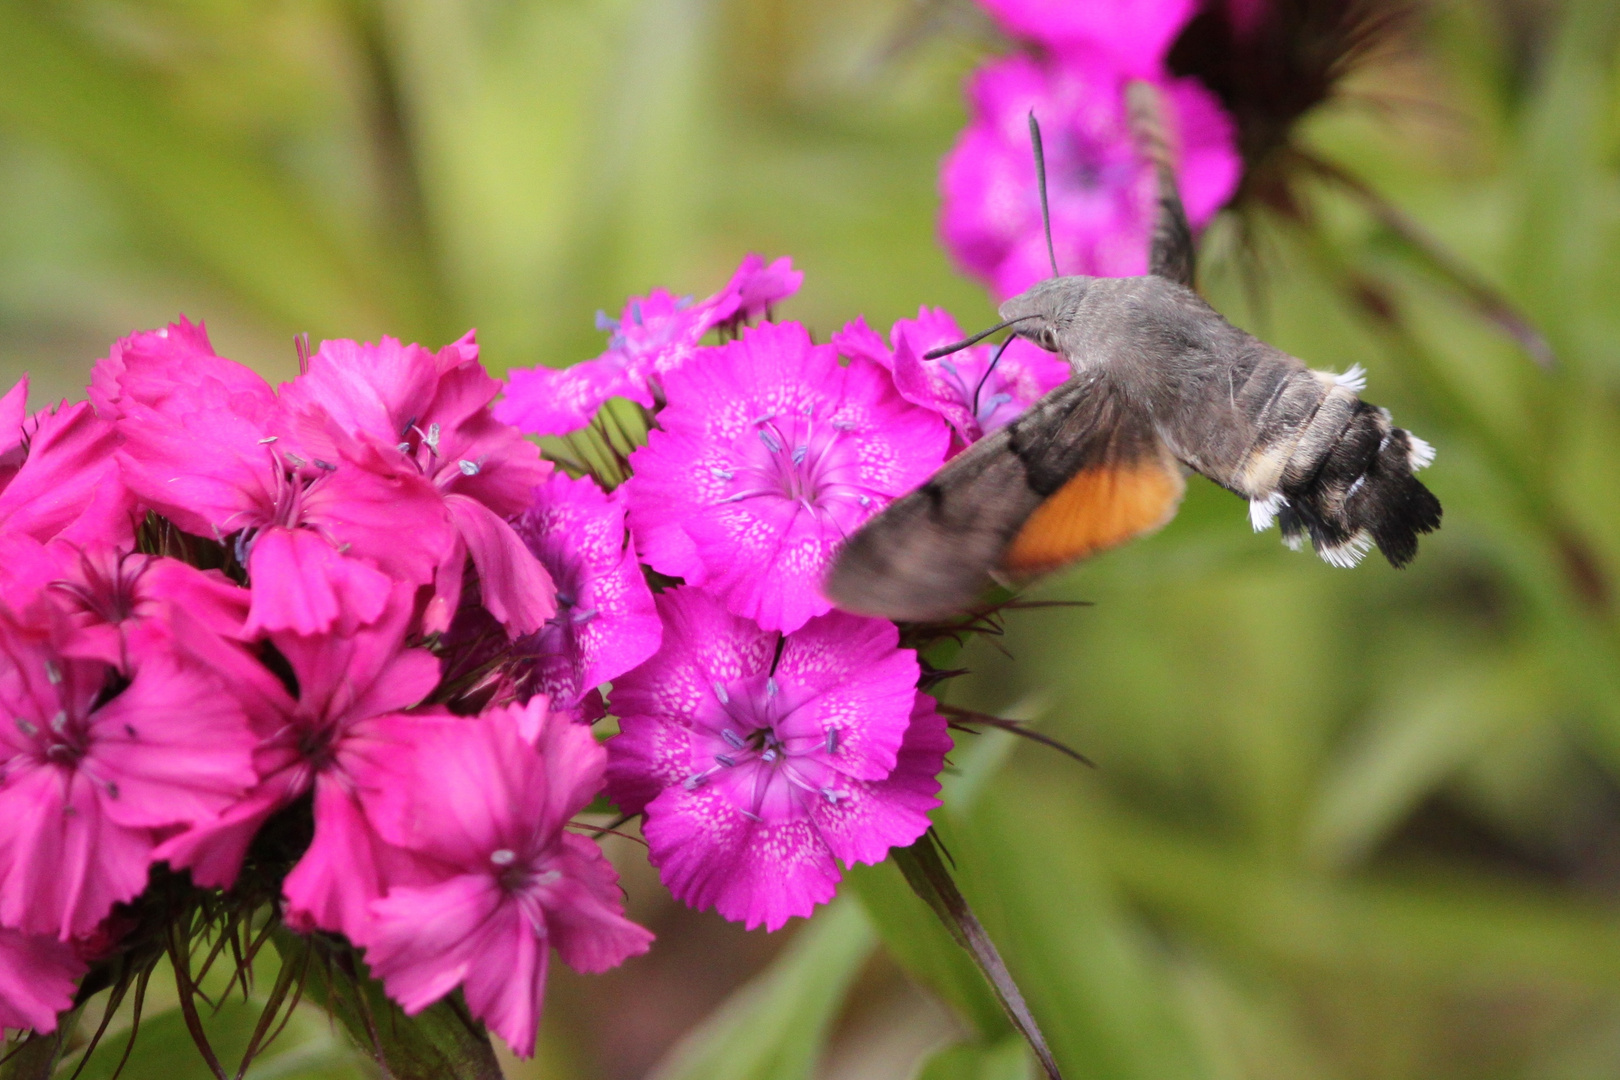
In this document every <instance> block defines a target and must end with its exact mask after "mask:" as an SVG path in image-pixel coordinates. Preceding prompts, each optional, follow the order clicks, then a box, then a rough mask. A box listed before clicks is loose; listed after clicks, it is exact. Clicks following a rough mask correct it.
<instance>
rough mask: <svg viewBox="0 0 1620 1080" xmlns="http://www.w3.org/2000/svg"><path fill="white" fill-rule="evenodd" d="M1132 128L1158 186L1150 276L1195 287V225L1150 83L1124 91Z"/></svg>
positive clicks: (1139, 83) (1160, 106)
mask: <svg viewBox="0 0 1620 1080" xmlns="http://www.w3.org/2000/svg"><path fill="white" fill-rule="evenodd" d="M1125 97H1126V105H1127V107H1128V109H1129V112H1130V119H1131V127H1132V128H1133V129H1134V130H1135V132H1136V138H1137V142H1138V143H1139V144H1140V145H1141V147H1142V153H1143V154H1144V155H1145V156H1146V157H1147V159H1148V160H1149V161H1150V162H1152V164H1153V171H1154V175H1155V178H1156V179H1157V182H1158V200H1157V203H1156V204H1155V207H1154V214H1153V239H1152V240H1151V241H1150V243H1149V246H1148V273H1150V274H1157V275H1158V276H1159V277H1162V278H1168V279H1169V280H1171V281H1174V282H1175V283H1176V284H1178V285H1185V286H1187V288H1189V289H1190V288H1192V287H1193V279H1194V278H1195V277H1196V276H1197V271H1198V255H1197V248H1196V247H1195V246H1194V245H1193V234H1192V225H1191V224H1190V223H1189V222H1188V221H1187V211H1186V209H1185V208H1184V207H1183V206H1182V205H1181V192H1180V191H1179V190H1178V189H1177V187H1176V167H1175V161H1174V159H1173V155H1172V153H1171V149H1170V138H1169V132H1168V129H1167V128H1166V127H1165V122H1164V105H1163V102H1162V101H1161V100H1160V97H1159V92H1158V90H1157V89H1156V88H1154V87H1153V86H1152V84H1150V83H1146V82H1142V81H1140V80H1138V81H1136V82H1132V83H1131V84H1130V85H1129V86H1128V87H1126V91H1125Z"/></svg>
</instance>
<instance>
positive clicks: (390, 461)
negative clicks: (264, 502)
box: [303, 444, 455, 585]
mask: <svg viewBox="0 0 1620 1080" xmlns="http://www.w3.org/2000/svg"><path fill="white" fill-rule="evenodd" d="M346 450H347V454H348V455H350V456H346V457H345V460H344V461H343V462H341V463H340V464H339V465H338V466H337V468H336V470H335V471H334V472H332V473H331V474H330V475H328V476H326V477H324V478H323V479H321V480H320V481H318V482H316V483H315V484H314V485H312V486H311V487H310V488H309V490H308V491H307V492H306V493H305V495H304V500H303V514H304V520H305V521H306V522H308V523H309V524H310V525H311V526H312V527H314V528H316V529H319V530H320V531H321V532H322V533H324V534H325V535H326V536H327V537H328V538H330V540H331V541H332V543H333V544H335V545H336V546H337V547H339V548H341V549H343V550H344V551H345V553H347V554H349V555H356V556H360V557H362V558H366V559H370V560H371V561H372V562H374V563H375V564H376V565H377V567H378V569H380V570H382V571H383V573H385V574H387V575H388V576H389V577H391V578H394V579H395V580H398V581H409V582H412V583H414V584H418V585H421V584H426V583H427V582H429V581H431V580H432V579H433V571H434V570H435V569H436V568H437V567H438V565H439V560H440V559H441V558H442V556H443V553H444V552H445V551H446V550H447V549H448V548H449V547H450V545H451V544H452V543H453V542H454V539H455V533H454V531H453V530H452V529H451V527H450V518H449V514H448V513H447V512H446V510H445V507H444V498H443V496H442V495H441V494H440V493H439V492H438V491H437V490H436V489H435V488H434V486H433V485H432V484H431V483H429V482H428V481H427V480H425V479H423V477H422V476H421V475H420V474H419V473H418V472H417V471H416V468H415V466H413V465H411V464H410V462H409V461H407V460H406V459H405V458H404V457H403V456H401V455H400V454H398V453H396V452H393V451H389V452H387V453H384V452H383V451H382V450H380V449H379V448H377V447H376V446H374V445H368V444H351V445H349V446H348V447H347V448H346ZM405 536H408V537H410V538H411V542H410V543H408V544H407V543H401V542H400V538H401V537H405Z"/></svg>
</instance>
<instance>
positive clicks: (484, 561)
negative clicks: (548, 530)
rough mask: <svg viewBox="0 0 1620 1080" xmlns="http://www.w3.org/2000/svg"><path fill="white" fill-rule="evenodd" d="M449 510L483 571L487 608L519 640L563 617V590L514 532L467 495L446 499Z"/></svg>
mask: <svg viewBox="0 0 1620 1080" xmlns="http://www.w3.org/2000/svg"><path fill="white" fill-rule="evenodd" d="M445 507H446V508H447V509H448V510H449V512H450V520H451V523H452V524H453V525H454V527H455V529H456V532H457V534H458V535H459V536H460V537H461V539H462V542H463V543H465V544H466V545H467V551H468V553H469V554H471V556H472V561H473V565H474V566H476V567H477V568H478V587H479V598H480V599H481V600H482V601H483V604H484V607H486V608H488V609H489V613H490V614H491V615H493V616H495V618H496V619H497V620H498V621H499V622H500V623H501V624H502V625H504V626H505V627H506V628H507V631H508V632H509V633H511V634H512V635H513V636H517V635H519V634H532V633H534V632H535V631H536V630H538V629H540V627H542V626H544V625H545V622H546V620H547V619H549V618H551V617H552V616H553V615H555V614H556V612H557V603H556V594H557V590H556V587H555V586H554V585H553V584H552V582H551V575H550V574H549V573H547V572H546V568H545V567H544V566H542V565H541V563H540V560H539V559H537V558H535V557H534V554H533V553H532V552H530V551H529V549H528V548H527V547H526V546H524V543H523V541H522V539H520V538H519V537H518V534H517V533H516V532H514V531H513V530H512V526H511V525H509V524H507V523H506V522H505V521H504V520H502V519H501V518H498V517H496V516H495V515H494V514H493V513H492V512H491V511H490V510H489V508H488V507H486V506H485V505H484V504H483V503H480V502H475V501H473V500H472V499H469V498H467V497H466V496H464V495H449V496H446V497H445Z"/></svg>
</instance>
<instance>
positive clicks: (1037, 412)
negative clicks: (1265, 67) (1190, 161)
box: [826, 83, 1440, 620]
mask: <svg viewBox="0 0 1620 1080" xmlns="http://www.w3.org/2000/svg"><path fill="white" fill-rule="evenodd" d="M1129 101H1130V107H1131V114H1132V119H1133V122H1134V123H1135V125H1136V127H1137V129H1138V132H1139V133H1140V136H1141V141H1142V143H1143V149H1144V152H1145V153H1146V154H1147V156H1148V158H1149V159H1150V161H1151V162H1152V164H1153V165H1154V168H1155V172H1156V174H1157V182H1158V191H1159V194H1158V202H1157V206H1156V216H1155V223H1154V229H1153V234H1152V239H1151V241H1150V246H1149V272H1148V273H1147V274H1145V275H1143V276H1141V277H1128V278H1097V277H1082V276H1071V277H1059V276H1057V267H1056V260H1055V259H1054V260H1053V276H1052V277H1051V278H1049V279H1047V280H1046V281H1043V282H1041V283H1039V284H1038V285H1035V286H1034V287H1033V288H1031V289H1029V290H1028V291H1027V292H1024V293H1022V294H1021V295H1019V296H1015V297H1013V298H1012V299H1010V300H1008V301H1007V302H1006V303H1004V304H1002V305H1001V310H1000V314H1001V318H1002V322H1000V323H999V324H997V325H996V326H995V327H992V328H991V329H990V330H988V331H985V332H984V333H983V334H979V335H976V336H975V337H973V338H970V339H968V341H966V342H962V343H959V344H958V345H954V346H947V347H946V348H944V349H938V350H935V351H933V352H931V353H929V354H927V355H928V356H929V357H930V358H937V357H938V356H940V355H944V354H945V353H948V352H951V351H954V350H955V349H957V348H961V347H964V346H966V345H969V344H972V343H974V342H976V341H979V340H981V339H982V338H983V337H985V336H987V335H988V334H990V333H994V332H995V331H996V330H1000V329H1003V328H1007V327H1011V328H1012V329H1013V332H1014V333H1015V334H1018V335H1020V336H1022V337H1025V338H1028V339H1029V340H1031V341H1034V342H1035V343H1036V344H1038V345H1040V346H1042V347H1044V348H1046V349H1049V350H1051V351H1053V352H1057V353H1060V354H1062V355H1063V356H1064V357H1065V358H1066V359H1067V360H1068V361H1069V363H1070V364H1071V365H1072V366H1073V368H1074V376H1073V378H1071V379H1069V380H1068V381H1067V382H1065V383H1063V384H1062V385H1061V386H1059V387H1057V388H1056V389H1055V390H1053V391H1051V392H1050V393H1048V394H1047V395H1046V396H1045V397H1043V398H1042V399H1040V400H1039V401H1037V402H1036V403H1035V404H1034V405H1033V406H1031V408H1030V409H1029V410H1028V411H1027V412H1025V413H1024V414H1023V415H1022V416H1020V417H1019V418H1018V419H1016V420H1014V421H1013V422H1012V423H1010V424H1008V425H1007V426H1006V427H1003V428H1001V429H1000V430H998V431H996V432H993V433H992V434H990V435H987V436H986V437H984V438H983V439H980V440H979V441H978V442H976V443H974V444H973V445H972V446H970V447H968V448H967V449H966V450H965V451H963V452H962V453H961V454H960V455H958V456H957V457H955V458H953V459H952V460H951V461H950V462H948V463H947V464H946V465H945V466H944V467H942V468H941V469H940V470H939V472H937V473H935V474H934V476H933V477H932V478H931V479H930V480H929V481H928V482H927V483H925V484H923V485H922V487H920V488H918V489H917V490H916V491H913V492H911V493H910V494H908V495H906V496H904V497H902V498H900V499H898V500H897V501H895V502H894V503H893V504H891V505H890V506H889V507H887V508H886V509H885V510H884V511H883V512H882V513H880V514H878V515H877V516H876V517H874V518H873V519H872V520H870V521H868V522H867V523H866V524H865V525H864V526H863V527H862V528H861V529H860V530H859V531H858V532H857V533H856V534H855V535H854V536H853V537H851V538H850V540H849V542H848V543H846V544H845V545H844V547H843V549H842V550H841V552H840V553H839V556H838V558H837V560H836V562H835V563H834V565H833V568H832V571H831V573H830V574H829V576H828V578H827V582H826V589H827V594H828V596H829V597H830V598H831V599H832V600H833V601H834V602H835V603H836V604H837V605H838V606H839V607H841V608H843V609H845V610H847V611H853V612H858V613H861V614H868V615H876V616H881V617H884V618H889V619H895V620H926V619H936V618H943V617H946V616H949V615H953V614H956V613H958V612H961V611H964V610H966V609H967V608H969V607H971V606H972V604H973V602H974V601H975V599H977V598H978V596H979V595H980V594H981V593H982V592H983V591H984V589H985V588H986V587H987V586H988V585H990V584H991V582H992V581H1001V582H1020V581H1026V580H1029V579H1030V578H1033V577H1035V576H1038V575H1040V574H1043V573H1047V572H1049V571H1051V570H1055V569H1057V568H1059V567H1061V566H1064V565H1067V564H1069V563H1071V562H1074V561H1076V560H1078V559H1082V558H1085V557H1086V556H1088V555H1091V554H1094V553H1096V552H1099V551H1102V550H1104V549H1106V548H1110V547H1114V546H1116V545H1118V544H1121V543H1124V542H1125V541H1127V540H1130V539H1132V538H1134V537H1137V536H1141V535H1143V534H1145V533H1148V532H1152V531H1153V530H1155V529H1158V528H1160V527H1161V526H1163V525H1164V524H1165V523H1166V522H1168V521H1169V520H1170V519H1171V518H1172V517H1173V516H1175V512H1176V508H1177V506H1178V505H1179V504H1180V501H1181V496H1182V492H1183V490H1184V487H1185V481H1184V469H1191V470H1192V471H1194V472H1198V473H1201V474H1203V475H1204V476H1207V477H1209V478H1210V479H1211V480H1213V481H1214V482H1215V483H1217V484H1219V485H1221V486H1222V487H1224V488H1226V489H1228V490H1230V491H1233V492H1235V493H1237V494H1238V495H1241V496H1243V497H1244V498H1247V499H1248V500H1249V515H1250V520H1251V522H1252V524H1253V526H1254V528H1255V529H1256V530H1261V529H1265V528H1268V527H1270V525H1271V524H1272V522H1273V521H1279V522H1280V523H1281V528H1282V535H1283V540H1284V542H1285V543H1287V544H1288V545H1289V546H1290V547H1293V548H1298V547H1300V546H1301V545H1302V544H1303V543H1304V541H1305V539H1306V538H1307V537H1308V538H1309V539H1310V541H1311V543H1312V545H1313V546H1314V547H1315V549H1316V551H1317V553H1318V554H1319V555H1321V557H1322V558H1323V559H1325V560H1326V561H1327V562H1329V563H1331V564H1333V565H1335V566H1353V565H1355V564H1356V563H1357V562H1359V561H1360V559H1361V557H1362V556H1363V555H1364V554H1365V553H1366V552H1367V551H1368V550H1370V549H1371V548H1372V547H1374V546H1376V547H1377V548H1378V550H1379V551H1381V552H1382V553H1383V555H1384V557H1385V558H1387V559H1388V560H1389V561H1390V563H1391V564H1393V565H1394V566H1397V567H1399V566H1404V565H1406V564H1407V563H1408V562H1410V561H1411V560H1412V558H1413V556H1414V555H1415V554H1416V553H1417V538H1418V534H1419V533H1426V532H1431V531H1433V530H1434V529H1436V528H1438V527H1439V525H1440V502H1439V500H1438V499H1436V498H1435V497H1434V495H1433V494H1432V493H1431V492H1430V491H1429V490H1428V489H1427V488H1426V487H1424V486H1423V485H1422V484H1421V483H1419V482H1418V480H1417V479H1416V478H1415V477H1413V475H1412V474H1413V472H1414V471H1415V470H1417V469H1421V468H1422V467H1423V466H1425V465H1427V464H1428V463H1429V462H1430V461H1431V460H1433V457H1434V451H1433V449H1432V448H1431V447H1430V446H1429V445H1428V444H1427V443H1425V442H1424V441H1423V440H1421V439H1419V438H1417V437H1416V436H1414V435H1412V434H1410V433H1409V432H1407V431H1405V430H1403V429H1401V428H1398V427H1395V426H1394V424H1393V423H1392V422H1391V419H1390V415H1389V413H1388V412H1387V411H1386V410H1384V409H1380V408H1378V407H1376V406H1374V405H1370V404H1368V403H1367V402H1365V401H1363V400H1362V399H1361V398H1360V396H1359V393H1358V392H1359V391H1360V390H1361V388H1362V382H1361V377H1360V375H1359V370H1358V369H1352V370H1351V372H1349V373H1346V374H1344V375H1333V374H1329V373H1327V372H1321V371H1313V370H1311V369H1310V368H1308V367H1307V366H1306V365H1305V363H1304V362H1303V361H1301V360H1299V359H1297V358H1295V357H1293V356H1290V355H1288V354H1287V353H1285V352H1283V351H1282V350H1280V349H1276V348H1273V347H1272V346H1270V345H1267V344H1266V343H1265V342H1263V341H1261V340H1259V339H1258V338H1256V337H1254V336H1253V335H1251V334H1248V333H1246V332H1244V331H1243V330H1240V329H1238V328H1237V327H1235V326H1233V325H1232V324H1231V323H1229V322H1227V321H1226V319H1224V318H1223V317H1222V316H1221V315H1220V313H1219V312H1217V311H1215V309H1214V308H1212V307H1210V306H1209V305H1208V304H1207V303H1205V302H1204V300H1203V299H1202V298H1201V297H1200V296H1199V295H1198V294H1197V293H1196V292H1194V291H1193V287H1192V286H1193V273H1194V268H1195V248H1194V245H1193V237H1192V229H1191V227H1190V226H1189V225H1188V222H1187V217H1186V214H1185V212H1184V211H1183V209H1182V205H1181V198H1180V195H1179V194H1178V192H1177V189H1176V183H1175V173H1174V169H1173V168H1172V166H1171V161H1170V154H1169V151H1168V147H1167V144H1166V140H1165V137H1164V132H1163V126H1162V121H1161V119H1160V116H1159V112H1158V104H1157V99H1156V96H1155V94H1154V91H1153V90H1152V88H1151V87H1150V86H1148V85H1147V84H1145V83H1136V84H1133V85H1132V86H1131V87H1130V90H1129ZM1030 131H1031V138H1032V141H1033V143H1034V146H1035V153H1036V164H1037V176H1038V179H1039V183H1040V185H1041V202H1042V210H1043V216H1044V212H1045V208H1046V207H1045V203H1046V192H1045V178H1044V163H1043V162H1042V158H1041V152H1040V134H1039V128H1038V127H1037V126H1036V124H1035V118H1034V116H1033V114H1032V115H1031V117H1030ZM1047 229H1048V235H1047V244H1048V248H1049V250H1050V247H1051V235H1050V225H1048V226H1047Z"/></svg>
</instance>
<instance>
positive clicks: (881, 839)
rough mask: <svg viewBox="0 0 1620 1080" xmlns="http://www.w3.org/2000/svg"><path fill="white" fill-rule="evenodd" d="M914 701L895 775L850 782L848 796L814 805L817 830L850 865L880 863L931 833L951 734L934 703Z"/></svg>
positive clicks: (921, 698)
mask: <svg viewBox="0 0 1620 1080" xmlns="http://www.w3.org/2000/svg"><path fill="white" fill-rule="evenodd" d="M916 697H917V700H916V704H915V707H914V708H913V710H912V714H911V723H910V725H909V726H908V727H907V728H906V735H905V742H903V743H902V744H901V746H900V752H899V754H898V755H897V758H896V761H895V766H894V771H893V772H891V773H890V774H889V775H888V776H887V777H885V778H883V779H882V780H874V781H862V782H857V783H853V784H850V785H848V788H847V791H848V795H849V797H848V798H840V799H838V800H837V801H835V802H826V803H824V804H821V805H818V806H817V807H816V814H815V821H816V828H817V830H818V831H819V832H820V833H821V837H822V839H823V840H825V841H826V842H827V846H828V847H829V848H831V849H832V853H833V854H834V855H835V856H836V857H837V858H838V860H839V861H840V862H842V863H844V864H845V865H846V866H847V865H849V864H850V863H857V862H859V863H869V864H871V863H879V862H882V861H883V860H884V859H885V858H887V857H888V854H889V849H890V848H895V847H905V846H906V845H908V844H911V843H913V842H915V841H916V840H917V838H918V837H920V836H922V834H923V833H925V832H927V831H928V814H929V812H930V811H932V810H933V809H934V808H935V807H937V806H939V779H938V778H939V773H940V770H941V769H943V768H944V767H945V755H946V754H948V753H950V750H951V736H950V732H949V730H948V729H947V727H946V724H945V718H944V717H942V716H940V715H939V712H938V711H937V710H936V709H935V708H934V699H933V698H931V697H929V696H928V695H926V694H918V695H916Z"/></svg>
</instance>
